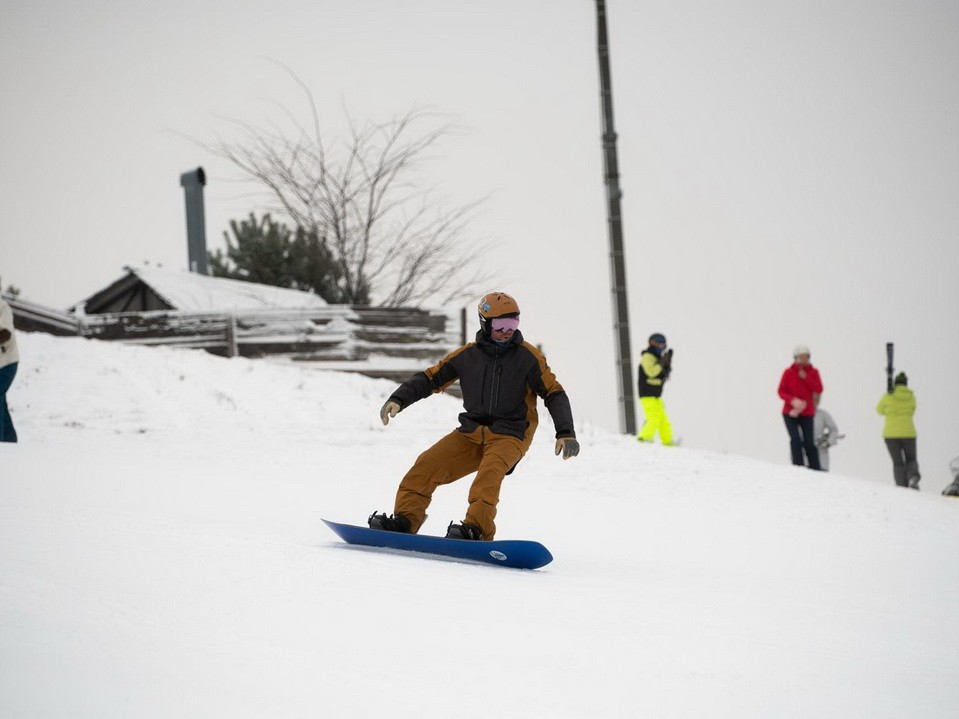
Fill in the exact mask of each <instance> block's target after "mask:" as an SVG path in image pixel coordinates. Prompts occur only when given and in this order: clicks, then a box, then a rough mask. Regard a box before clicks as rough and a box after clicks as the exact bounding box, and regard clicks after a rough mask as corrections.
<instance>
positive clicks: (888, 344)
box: [886, 342, 893, 394]
mask: <svg viewBox="0 0 959 719" xmlns="http://www.w3.org/2000/svg"><path fill="white" fill-rule="evenodd" d="M892 373H893V369H892V342H886V391H887V392H888V393H889V394H892Z"/></svg>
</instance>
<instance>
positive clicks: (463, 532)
mask: <svg viewBox="0 0 959 719" xmlns="http://www.w3.org/2000/svg"><path fill="white" fill-rule="evenodd" d="M446 538H447V539H474V540H475V539H482V538H483V532H482V530H481V529H480V528H479V527H477V526H476V525H475V524H467V523H466V522H463V523H462V524H454V523H453V522H450V526H449V527H447V528H446Z"/></svg>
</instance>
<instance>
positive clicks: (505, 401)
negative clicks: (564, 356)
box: [390, 330, 576, 442]
mask: <svg viewBox="0 0 959 719" xmlns="http://www.w3.org/2000/svg"><path fill="white" fill-rule="evenodd" d="M457 379H459V381H460V387H461V388H462V390H463V409H464V410H466V411H465V412H463V413H462V414H460V416H459V419H460V431H461V432H472V431H473V430H475V429H476V428H477V427H480V426H483V427H489V428H490V430H491V431H493V432H495V433H497V434H506V435H511V436H513V437H518V438H519V439H522V440H524V441H526V442H529V441H531V440H532V438H533V433H534V432H535V431H536V426H537V424H538V422H539V418H538V415H537V412H536V397H537V396H538V397H541V398H542V399H543V400H544V402H545V403H546V409H547V410H549V413H550V416H551V417H552V418H553V425H554V426H555V427H556V437H557V438H559V437H575V436H576V432H575V431H574V429H573V411H572V409H571V408H570V405H569V397H567V396H566V391H565V390H564V389H563V386H562V385H561V384H560V383H559V382H558V381H557V380H556V375H554V374H553V371H552V370H551V369H550V368H549V365H547V364H546V358H545V357H544V356H543V354H542V353H541V352H540V351H539V350H538V349H536V347H534V346H533V345H531V344H529V343H528V342H524V341H523V335H522V334H521V333H520V332H519V330H517V331H516V332H515V333H514V334H513V338H512V339H511V340H510V342H509V344H506V345H498V344H496V343H495V342H493V341H492V340H490V339H488V338H486V337H484V336H483V334H482V332H477V334H476V341H475V342H470V343H469V344H466V345H463V346H462V347H460V348H459V349H456V350H453V351H452V352H450V353H449V354H448V355H446V357H444V358H443V359H441V360H440V361H439V362H438V363H437V364H435V365H434V366H433V367H430V368H429V369H427V370H424V371H423V372H417V373H416V374H414V375H413V376H412V377H410V378H409V379H408V380H407V381H406V382H404V383H403V384H401V385H400V386H399V387H398V388H397V389H396V391H395V392H394V393H393V395H392V396H391V397H390V399H392V400H393V401H395V402H397V403H398V404H399V405H400V407H402V408H404V409H405V408H406V407H408V406H410V405H411V404H413V403H414V402H417V401H419V400H421V399H423V398H425V397H428V396H429V395H430V394H432V393H434V392H442V391H443V390H444V389H445V388H446V387H447V386H449V385H450V384H451V383H452V382H454V381H455V380H457Z"/></svg>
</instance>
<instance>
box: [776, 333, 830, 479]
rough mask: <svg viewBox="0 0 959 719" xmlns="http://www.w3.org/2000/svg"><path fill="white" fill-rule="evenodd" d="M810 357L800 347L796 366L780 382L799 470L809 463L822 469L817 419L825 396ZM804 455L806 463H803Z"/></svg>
mask: <svg viewBox="0 0 959 719" xmlns="http://www.w3.org/2000/svg"><path fill="white" fill-rule="evenodd" d="M810 356H811V355H810V352H809V348H808V347H807V346H806V345H797V346H796V348H795V349H794V350H793V360H794V362H793V363H792V364H791V365H790V366H789V367H787V368H786V369H785V371H784V372H783V375H782V378H781V379H780V380H779V396H780V397H781V398H782V400H783V402H784V404H783V410H782V415H783V421H784V422H785V423H786V431H787V432H788V433H789V450H790V452H791V454H792V463H793V464H794V465H797V466H799V467H802V466H803V465H804V464H806V463H808V466H809V468H810V469H821V467H820V465H819V450H818V449H817V448H816V441H815V434H814V431H813V422H814V420H813V418H814V417H815V415H816V405H818V404H819V397H820V395H821V394H822V379H821V378H820V376H819V370H817V369H816V368H815V367H813V366H812V364H810V362H809V358H810ZM804 451H805V453H806V462H803V452H804Z"/></svg>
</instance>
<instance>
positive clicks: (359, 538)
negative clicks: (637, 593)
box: [323, 519, 553, 569]
mask: <svg viewBox="0 0 959 719" xmlns="http://www.w3.org/2000/svg"><path fill="white" fill-rule="evenodd" d="M323 523H324V524H326V526H327V527H329V528H330V529H332V530H333V532H334V533H335V534H336V535H337V536H338V537H339V538H340V539H342V540H343V541H344V542H346V543H347V544H358V545H362V546H365V547H387V548H389V549H398V550H401V551H404V552H421V553H423V554H438V555H441V556H444V557H452V558H454V559H462V560H465V561H470V562H482V563H483V564H493V565H496V566H499V567H514V568H517V569H539V568H540V567H545V566H546V565H547V564H549V563H550V562H552V561H553V555H552V554H550V552H549V550H548V549H547V548H546V547H544V546H543V545H542V544H540V543H539V542H531V541H528V540H524V539H505V540H494V541H492V542H484V541H474V540H469V539H447V538H445V537H431V536H429V535H425V534H403V533H402V532H385V531H383V530H380V529H370V528H369V527H357V526H355V525H352V524H340V523H339V522H331V521H329V520H327V519H324V520H323Z"/></svg>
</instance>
